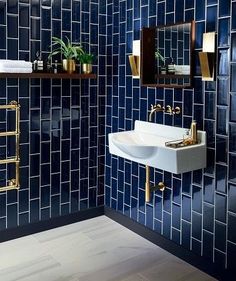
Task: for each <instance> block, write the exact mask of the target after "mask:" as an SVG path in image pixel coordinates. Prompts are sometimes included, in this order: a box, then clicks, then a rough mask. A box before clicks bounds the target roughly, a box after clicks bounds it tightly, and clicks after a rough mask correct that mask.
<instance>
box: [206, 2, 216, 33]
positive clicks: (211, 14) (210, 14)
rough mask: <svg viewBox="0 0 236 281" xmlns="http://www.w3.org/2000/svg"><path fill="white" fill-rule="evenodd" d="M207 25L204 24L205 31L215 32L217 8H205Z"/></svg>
mask: <svg viewBox="0 0 236 281" xmlns="http://www.w3.org/2000/svg"><path fill="white" fill-rule="evenodd" d="M206 16H207V23H206V31H207V32H212V31H216V27H217V6H209V7H207V15H206Z"/></svg>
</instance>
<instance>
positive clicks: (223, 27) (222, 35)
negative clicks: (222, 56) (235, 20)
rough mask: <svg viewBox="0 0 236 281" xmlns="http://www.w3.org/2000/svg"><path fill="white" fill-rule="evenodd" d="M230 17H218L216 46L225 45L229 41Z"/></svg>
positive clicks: (227, 44)
mask: <svg viewBox="0 0 236 281" xmlns="http://www.w3.org/2000/svg"><path fill="white" fill-rule="evenodd" d="M229 29H230V19H229V18H226V19H220V20H219V27H218V46H219V47H227V46H229V43H230V32H229Z"/></svg>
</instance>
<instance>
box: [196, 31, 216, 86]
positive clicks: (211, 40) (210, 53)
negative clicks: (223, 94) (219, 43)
mask: <svg viewBox="0 0 236 281" xmlns="http://www.w3.org/2000/svg"><path fill="white" fill-rule="evenodd" d="M215 48H216V33H215V32H208V33H204V34H203V46H202V52H200V53H199V60H200V66H201V71H202V81H214V80H215Z"/></svg>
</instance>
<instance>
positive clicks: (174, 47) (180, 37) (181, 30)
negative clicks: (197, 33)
mask: <svg viewBox="0 0 236 281" xmlns="http://www.w3.org/2000/svg"><path fill="white" fill-rule="evenodd" d="M155 41H156V42H155V43H156V50H155V58H156V69H157V75H156V77H157V84H177V85H188V84H190V81H189V79H190V61H191V59H190V49H191V48H190V47H191V23H184V24H179V25H173V26H167V27H161V28H157V30H156V40H155Z"/></svg>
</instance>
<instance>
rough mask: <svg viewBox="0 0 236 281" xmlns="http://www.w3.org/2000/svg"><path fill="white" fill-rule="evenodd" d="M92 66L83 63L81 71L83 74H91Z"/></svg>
mask: <svg viewBox="0 0 236 281" xmlns="http://www.w3.org/2000/svg"><path fill="white" fill-rule="evenodd" d="M92 68H93V66H92V64H91V63H83V64H82V71H83V73H84V74H90V73H92Z"/></svg>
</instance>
